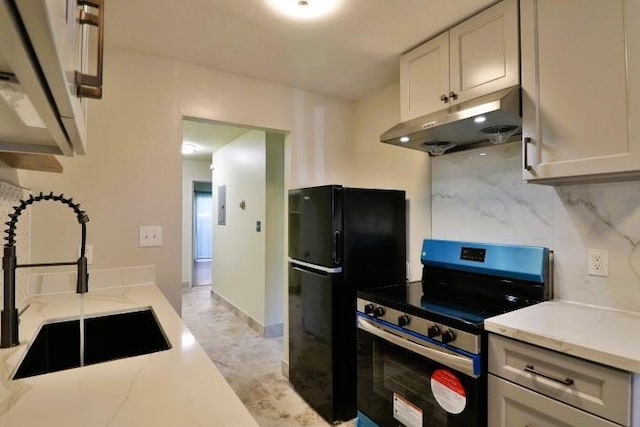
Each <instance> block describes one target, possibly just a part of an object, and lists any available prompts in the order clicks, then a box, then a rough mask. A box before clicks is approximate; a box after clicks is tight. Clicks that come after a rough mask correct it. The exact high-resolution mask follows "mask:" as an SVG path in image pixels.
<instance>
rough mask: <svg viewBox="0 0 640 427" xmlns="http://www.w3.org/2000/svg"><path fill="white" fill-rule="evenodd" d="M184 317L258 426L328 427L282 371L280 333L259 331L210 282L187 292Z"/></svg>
mask: <svg viewBox="0 0 640 427" xmlns="http://www.w3.org/2000/svg"><path fill="white" fill-rule="evenodd" d="M182 318H183V320H184V321H185V323H186V324H187V326H188V328H189V329H190V330H191V332H192V333H193V335H194V336H195V338H196V339H197V340H198V342H199V343H200V345H202V347H203V348H204V349H205V351H206V352H207V354H208V355H209V357H210V358H211V360H212V361H213V362H214V363H215V364H216V366H217V367H218V369H219V370H220V372H222V375H224V377H225V378H226V380H227V381H228V382H229V384H230V385H231V388H233V390H234V391H235V392H236V394H237V395H238V397H239V398H240V400H242V402H243V403H244V404H245V406H246V407H247V408H248V409H249V411H250V412H251V414H252V415H253V417H254V418H255V419H256V421H257V422H258V424H260V426H262V427H301V426H304V427H327V426H330V424H327V423H326V422H325V421H324V420H323V419H322V418H320V416H319V415H318V414H316V413H315V412H314V411H313V409H311V408H310V407H309V405H307V404H306V403H305V402H304V401H303V400H302V398H300V397H299V396H298V395H297V394H296V392H295V391H294V390H293V389H292V387H291V386H290V384H289V382H288V381H287V379H286V378H285V377H284V376H283V375H282V373H281V359H282V337H277V338H263V337H261V336H260V335H258V333H257V332H256V331H254V330H253V329H251V328H250V327H249V326H248V325H246V324H245V323H243V322H242V321H240V320H239V319H238V318H237V317H236V316H235V315H233V313H231V312H230V311H229V310H227V309H226V308H225V307H224V306H222V305H221V304H219V303H218V302H216V301H215V300H214V299H213V298H211V296H210V287H208V286H199V287H195V288H191V289H189V290H187V291H185V292H184V293H183V295H182ZM354 424H355V423H354V422H353V420H352V421H350V422H347V423H343V424H339V426H342V427H350V426H354Z"/></svg>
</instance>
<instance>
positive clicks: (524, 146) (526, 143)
mask: <svg viewBox="0 0 640 427" xmlns="http://www.w3.org/2000/svg"><path fill="white" fill-rule="evenodd" d="M531 142H533V140H532V139H531V137H529V136H525V137H524V138H522V167H523V168H524V170H527V171H530V170H531V165H530V164H529V150H528V146H529V143H531Z"/></svg>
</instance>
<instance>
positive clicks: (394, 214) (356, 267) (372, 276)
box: [289, 185, 406, 423]
mask: <svg viewBox="0 0 640 427" xmlns="http://www.w3.org/2000/svg"><path fill="white" fill-rule="evenodd" d="M405 211H406V205H405V193H404V191H398V190H374V189H362V188H346V187H342V186H339V185H327V186H321V187H311V188H301V189H296V190H290V191H289V381H290V382H291V384H292V385H293V387H294V388H295V390H296V392H297V393H298V394H299V395H300V396H302V397H303V398H304V400H305V401H306V402H307V403H308V404H309V405H310V406H311V407H313V408H314V409H315V411H316V412H318V413H319V414H320V415H321V416H322V417H323V418H324V419H325V420H327V421H328V422H330V423H333V422H335V421H340V420H343V421H344V420H349V419H351V418H354V417H355V416H356V315H355V313H356V291H357V290H359V289H367V288H372V287H379V286H384V285H390V284H396V283H403V282H405V280H406V213H405Z"/></svg>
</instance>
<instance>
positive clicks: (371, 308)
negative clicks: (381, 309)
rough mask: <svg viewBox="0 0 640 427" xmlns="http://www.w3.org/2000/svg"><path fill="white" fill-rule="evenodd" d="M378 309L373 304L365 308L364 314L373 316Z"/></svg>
mask: <svg viewBox="0 0 640 427" xmlns="http://www.w3.org/2000/svg"><path fill="white" fill-rule="evenodd" d="M375 308H376V306H375V305H373V304H367V305H365V306H364V314H371V313H373V310H374V309H375Z"/></svg>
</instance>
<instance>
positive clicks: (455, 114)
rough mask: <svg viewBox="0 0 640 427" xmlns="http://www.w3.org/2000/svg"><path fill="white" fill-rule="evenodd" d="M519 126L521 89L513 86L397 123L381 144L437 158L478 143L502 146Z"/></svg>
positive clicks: (517, 130)
mask: <svg viewBox="0 0 640 427" xmlns="http://www.w3.org/2000/svg"><path fill="white" fill-rule="evenodd" d="M521 127H522V117H521V103H520V86H512V87H510V88H507V89H502V90H500V91H497V92H494V93H491V94H489V95H484V96H481V97H478V98H475V99H472V100H469V101H466V102H461V103H459V104H456V105H453V106H451V107H449V108H446V109H444V110H440V111H437V112H435V113H432V114H427V115H425V116H422V117H418V118H415V119H412V120H409V121H406V122H403V123H399V124H397V125H395V126H394V127H392V128H391V129H389V130H388V131H386V132H385V133H383V134H382V135H381V136H380V141H382V142H386V143H388V144H394V145H398V146H400V147H406V148H413V149H415V150H420V151H426V152H428V153H429V154H430V155H432V156H438V155H442V154H444V153H446V152H449V151H457V150H460V149H464V148H473V147H478V146H480V145H481V144H482V145H485V144H502V143H504V142H507V141H509V140H510V139H511V138H512V136H514V135H517V134H519V133H520V132H521Z"/></svg>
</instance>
